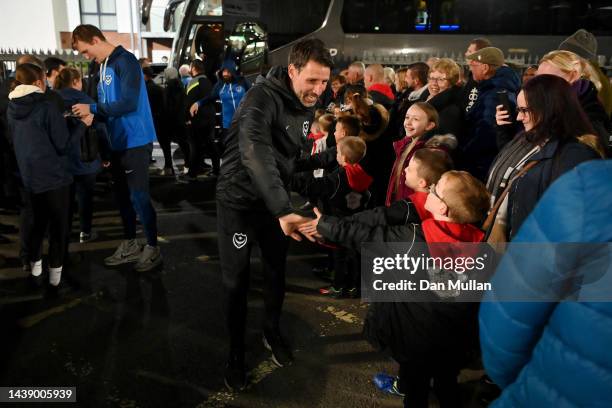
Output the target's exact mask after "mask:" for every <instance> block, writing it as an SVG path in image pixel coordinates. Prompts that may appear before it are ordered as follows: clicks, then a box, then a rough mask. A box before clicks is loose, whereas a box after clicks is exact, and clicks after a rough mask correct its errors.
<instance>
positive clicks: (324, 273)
mask: <svg viewBox="0 0 612 408" xmlns="http://www.w3.org/2000/svg"><path fill="white" fill-rule="evenodd" d="M312 273H313V274H314V275H315V276H316V277H317V278H319V279H321V280H324V281H327V282H331V281H332V279H333V275H334V272H333V271H332V270H330V269H329V268H312Z"/></svg>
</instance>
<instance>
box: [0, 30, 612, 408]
mask: <svg viewBox="0 0 612 408" xmlns="http://www.w3.org/2000/svg"><path fill="white" fill-rule="evenodd" d="M494 45H495V44H490V43H489V42H488V41H487V40H486V39H484V38H479V39H475V40H473V41H472V42H471V43H470V44H469V45H468V48H467V51H466V53H465V57H466V60H467V61H468V67H469V70H466V69H464V67H462V66H460V65H459V64H458V63H457V62H455V61H453V60H451V59H449V58H432V59H430V60H428V61H427V62H418V63H414V64H411V65H409V66H407V67H403V68H399V69H397V70H394V69H393V68H390V67H383V66H382V65H379V64H372V65H368V66H365V65H364V64H363V63H361V62H354V63H352V64H351V65H350V66H349V67H348V68H347V69H345V70H342V71H340V72H337V73H335V74H334V75H332V77H331V78H330V87H329V89H328V90H327V91H326V92H325V93H324V95H323V96H322V97H321V98H320V101H319V103H318V107H319V109H317V110H316V114H315V117H314V120H313V122H312V123H311V124H310V128H309V134H308V137H307V138H305V140H304V149H303V154H302V156H301V157H300V159H299V160H298V162H297V165H296V173H295V175H294V178H293V181H292V186H291V187H292V189H293V191H295V192H297V193H299V194H300V195H301V196H302V197H303V198H304V201H305V203H304V205H303V209H304V210H307V209H311V208H314V209H315V212H316V214H317V218H316V219H315V220H313V221H312V222H310V223H307V224H305V225H303V226H302V227H300V231H301V232H302V233H303V234H304V235H306V236H307V237H310V238H312V239H314V240H317V241H323V240H324V241H325V242H334V243H336V244H339V246H337V247H333V248H328V249H326V250H327V251H329V266H328V267H327V268H323V269H319V270H317V271H316V273H317V274H318V275H319V276H320V277H322V278H323V279H326V280H328V281H329V282H330V284H329V285H328V286H325V287H323V288H321V290H320V292H321V294H322V295H324V296H330V297H334V298H342V297H359V294H360V293H359V292H360V282H361V279H360V263H359V253H358V251H359V248H360V244H361V243H362V242H372V241H374V242H375V241H386V242H389V241H398V242H404V241H407V240H410V239H412V238H411V237H407V236H405V232H406V230H405V229H398V228H397V226H398V225H405V224H406V223H407V222H413V221H414V220H412V219H411V218H409V215H410V210H409V209H410V208H413V209H414V211H415V214H416V215H418V218H417V220H418V223H419V224H421V225H422V226H421V227H420V228H421V229H420V230H419V231H420V232H419V234H420V236H421V239H422V240H423V241H424V242H482V241H489V242H492V243H496V244H499V243H504V242H510V241H512V240H513V239H514V238H515V237H516V236H517V234H518V232H519V231H520V228H521V226H522V224H523V223H524V222H525V220H526V219H527V218H528V217H529V215H530V214H531V213H532V211H533V210H534V208H535V207H536V205H537V203H538V202H539V200H540V199H541V198H542V196H543V195H544V194H545V192H546V190H547V189H548V188H549V186H551V185H552V184H553V182H554V181H555V180H557V179H558V178H559V177H560V176H562V175H563V174H564V173H566V172H568V171H570V170H571V169H573V168H575V167H576V166H578V165H579V164H581V163H583V162H586V161H590V160H596V159H601V158H605V157H606V156H607V155H608V154H609V153H610V149H611V147H612V125H611V123H610V112H611V111H612V92H611V91H610V82H609V80H608V79H607V78H606V77H605V75H603V74H602V72H601V70H600V69H599V68H598V66H597V65H596V63H595V62H593V61H594V60H595V56H596V48H595V47H596V43H595V42H594V38H593V37H592V36H591V35H590V34H589V33H586V32H584V31H583V30H581V31H579V32H577V33H576V34H575V35H574V36H572V37H569V38H568V39H567V40H566V41H564V42H563V43H562V44H561V45H560V47H559V49H558V50H554V51H551V52H549V53H548V54H546V55H545V56H544V57H542V59H541V60H540V62H539V64H538V65H537V66H529V67H527V68H525V69H524V71H523V75H522V78H521V77H520V76H519V75H518V73H517V71H516V70H515V69H513V68H511V67H510V66H508V65H507V64H506V62H505V60H504V54H503V52H502V51H501V50H500V49H498V48H496V47H494ZM19 64H29V65H31V66H33V67H38V68H39V69H41V70H42V69H44V71H45V74H46V80H47V85H48V86H49V88H52V89H53V90H47V91H46V93H45V97H46V98H48V100H50V101H52V102H53V103H55V104H56V105H57V106H58V109H60V112H65V111H66V112H69V109H68V107H69V106H71V105H73V104H75V103H89V101H90V100H91V99H92V97H93V98H95V97H96V96H97V95H96V92H95V81H91V82H94V85H93V88H89V90H88V87H87V86H86V87H85V89H84V88H83V79H82V78H81V74H80V72H79V71H78V70H76V69H74V68H71V67H67V66H66V64H65V63H64V62H63V61H61V60H56V59H49V60H47V61H45V62H44V64H43V63H42V62H40V61H38V60H37V59H36V58H34V57H31V56H24V57H23V58H22V59H21V60H20V61H19ZM142 65H143V73H144V77H145V82H146V86H147V91H148V96H149V102H150V106H151V111H152V115H153V120H154V124H155V128H156V133H157V136H158V141H159V144H160V146H161V148H162V151H163V155H164V167H163V169H162V170H161V175H163V176H175V167H176V166H175V165H174V164H173V158H172V150H171V142H176V143H177V144H178V145H179V149H180V150H181V151H182V154H183V156H184V158H185V165H184V169H182V170H183V173H184V174H181V175H180V176H178V177H177V181H178V182H182V183H184V182H197V180H198V178H201V177H202V176H212V177H214V176H215V175H217V174H218V172H219V166H220V158H221V157H222V151H223V141H224V135H225V133H226V130H227V129H228V128H229V127H230V125H231V121H232V116H233V114H234V112H235V110H236V108H237V107H238V105H239V103H240V100H241V99H242V97H243V96H244V94H245V93H246V92H247V90H248V89H249V84H248V82H247V81H246V80H245V79H244V78H242V77H241V76H240V75H239V73H238V70H237V68H236V65H235V64H233V62H231V61H227V62H225V63H224V65H223V66H222V67H221V69H219V71H218V72H217V73H210V72H206V71H207V67H206V66H205V64H204V63H203V62H202V61H200V60H194V61H192V62H191V64H190V65H189V66H187V67H181V69H180V70H176V69H174V68H167V69H166V70H165V72H164V86H163V87H161V86H160V85H158V84H156V82H155V81H154V78H155V73H154V72H153V70H152V68H151V67H150V66H148V65H147V64H146V63H143V64H142ZM31 70H32V75H33V76H35V75H37V72H36V68H32V69H31ZM92 72H95V70H94V71H92ZM212 75H216V77H213V78H211V76H212ZM211 79H212V81H211ZM9 86H10V85H9V84H8V82H7V83H5V84H4V85H3V88H4V89H5V94H4V95H2V96H1V97H2V100H3V106H4V109H3V112H2V117H3V121H4V122H3V124H2V130H3V132H4V134H3V135H2V137H0V139H1V143H2V153H3V154H2V157H3V177H4V180H3V184H4V186H5V189H4V190H5V191H4V197H5V198H6V197H10V195H11V194H10V192H11V188H13V189H14V190H15V191H20V192H21V194H20V200H19V202H20V209H21V225H20V256H21V259H22V262H23V266H24V269H27V270H32V271H33V274H34V272H38V271H39V270H40V268H41V265H40V264H37V263H32V262H31V261H32V260H38V259H40V258H41V253H40V252H41V248H42V239H43V237H44V234H45V231H44V230H42V231H41V230H39V229H38V230H35V231H32V227H31V226H29V222H30V220H31V219H32V215H31V214H32V213H33V212H36V211H40V207H41V206H45V205H47V206H53V207H57V208H58V211H57V214H59V213H60V211H59V208H61V207H65V206H69V207H70V208H71V211H70V213H69V214H68V218H67V219H66V218H65V217H64V216H58V217H51V219H50V222H51V223H56V224H57V226H56V227H55V228H50V230H49V232H50V234H51V233H53V235H52V236H50V240H49V241H50V245H51V247H50V254H51V255H50V264H51V265H55V266H59V271H58V270H57V268H56V269H53V268H51V269H50V272H51V273H52V276H55V277H52V281H51V283H52V284H55V285H57V283H59V276H60V274H61V265H63V264H65V263H66V261H65V259H67V257H68V253H67V252H68V251H67V243H68V240H69V232H70V231H71V229H72V226H71V222H70V221H71V220H72V211H74V208H75V207H74V205H73V204H72V203H73V202H74V201H75V197H76V199H78V211H79V214H80V242H81V243H85V242H88V241H90V240H93V239H95V238H96V234H95V231H92V226H91V224H92V222H91V219H92V212H93V206H92V202H93V201H92V197H93V191H94V184H95V181H96V176H97V175H98V174H99V173H100V172H101V171H102V170H103V169H104V167H106V166H107V165H108V158H107V157H106V156H107V150H108V148H107V147H105V143H106V140H107V138H106V137H105V132H106V130H105V128H104V125H103V124H94V126H91V125H92V121H93V118H85V117H81V118H76V117H72V116H71V115H70V114H69V113H68V114H66V115H65V120H66V121H68V129H69V132H87V134H88V136H87V137H84V138H81V139H82V140H89V143H91V144H96V143H97V144H98V145H99V146H100V148H99V151H97V149H94V152H93V153H92V155H91V157H84V156H83V146H82V144H83V142H82V143H81V146H69V147H67V155H68V156H69V164H70V169H69V173H70V175H71V176H72V178H73V182H72V183H69V184H68V187H66V188H68V189H69V191H70V194H69V196H68V197H69V201H68V202H64V201H62V200H61V199H59V198H57V197H53V196H48V197H44V198H43V199H42V201H41V198H40V196H37V195H36V197H35V200H34V201H32V198H33V197H34V196H35V194H33V192H34V193H35V192H36V191H35V190H36V189H35V188H34V190H32V189H30V188H24V186H31V185H34V186H35V185H36V183H38V182H39V181H40V180H27V178H28V177H32V176H33V175H32V174H29V173H27V172H26V171H24V169H23V168H21V167H20V170H21V172H20V174H19V175H18V177H15V174H16V172H15V170H16V168H17V167H19V166H17V164H18V162H19V161H20V159H21V156H22V155H27V154H29V153H28V151H27V150H24V149H25V148H24V147H23V146H21V147H15V148H14V147H13V145H16V144H19V143H23V141H15V140H13V139H11V137H10V135H9V132H8V127H7V126H6V113H5V112H6V109H5V107H6V102H7V101H8V99H7V95H8V89H9ZM217 100H220V102H221V104H220V111H221V118H222V119H221V121H220V122H219V123H217V122H216V111H215V109H216V108H215V103H216V101H217ZM80 122H83V123H84V124H85V125H86V126H82V125H81V123H80ZM216 128H219V129H220V130H216ZM86 129H94V131H93V132H92V131H89V130H86ZM53 136H54V137H58V138H64V139H65V138H68V135H58V134H54V135H53ZM97 141H100V143H98V142H97ZM53 144H54V145H55V146H59V145H62V146H63V145H64V144H65V140H63V139H62V140H54V141H53ZM20 149H21V150H20ZM15 151H17V154H15ZM20 151H21V152H22V153H20ZM205 157H207V158H209V159H210V161H211V165H210V166H208V165H206V164H205V160H204V158H205ZM206 167H210V168H209V169H207V168H206ZM36 174H37V175H38V176H39V177H44V174H45V171H44V168H43V169H42V170H40V171H39V172H37V173H36ZM43 182H47V181H43ZM55 182H57V183H59V185H62V186H63V185H64V184H65V183H62V182H61V181H55ZM487 215H488V217H487ZM485 218H487V220H486V222H485ZM339 219H341V220H342V222H340V221H338V220H339ZM438 221H442V222H444V223H446V224H444V225H446V226H447V227H448V229H444V230H443V229H440V223H439V222H438ZM483 222H485V223H484V224H483ZM449 226H450V227H449ZM2 228H3V230H2V231H6V232H9V231H10V228H9V227H7V226H2ZM2 231H0V232H2ZM58 243H61V245H59V244H58ZM38 273H40V272H38ZM53 273H55V275H53ZM399 307H401V306H398V305H393V306H378V307H372V308H371V310H370V314H371V315H373V316H375V318H373V319H369V320H368V322H369V325H368V327H366V334H367V335H368V337H369V339H370V340H371V341H372V342H373V343H376V344H379V345H381V346H384V347H387V348H389V349H390V350H391V352H392V355H393V357H394V358H395V360H396V361H398V362H399V363H400V364H399V373H400V375H399V382H398V381H397V379H395V378H393V377H385V376H379V377H377V381H378V382H379V385H380V386H381V388H384V389H386V390H388V391H391V392H395V393H398V394H405V401H406V404H407V405H406V406H424V405H425V404H426V403H427V398H428V390H429V386H430V381H431V379H433V389H434V391H435V392H436V395H437V397H438V399H439V401H440V404H441V406H455V405H457V401H458V400H459V397H458V394H457V392H458V391H457V374H458V372H459V370H460V369H461V368H462V367H463V366H464V364H465V363H466V361H465V358H463V357H466V356H471V355H472V354H471V352H472V351H474V350H475V349H476V348H477V347H478V346H477V342H478V333H477V332H478V322H477V315H478V307H477V306H475V307H472V306H470V307H468V306H466V307H465V308H460V307H457V306H449V305H444V304H436V306H431V307H429V308H427V310H423V311H421V313H423V315H424V316H427V318H426V319H430V320H431V321H433V320H436V321H437V322H438V323H436V324H434V323H431V322H429V323H425V326H426V329H425V333H427V335H426V337H422V338H420V339H417V340H414V337H415V336H407V337H406V338H397V335H395V334H388V333H387V332H385V333H381V330H382V329H381V327H374V325H375V322H377V321H380V320H381V319H385V317H383V316H386V318H390V316H392V315H394V314H395V319H397V320H398V321H397V322H396V324H395V325H394V326H393V328H392V329H390V332H391V333H405V332H409V331H412V330H414V327H412V326H409V325H408V326H405V325H406V324H408V323H406V322H407V321H409V320H410V319H405V320H402V316H403V315H402V313H404V312H405V311H402V310H400V309H393V308H399ZM390 308H391V309H390ZM377 319H378V320H377ZM440 322H442V323H443V324H442V323H440ZM387 329H388V328H387ZM382 331H384V330H382ZM474 333H476V334H474ZM408 337H410V338H411V339H408ZM451 338H452V339H453V343H454V344H453V347H448V344H446V345H445V344H444V343H445V342H447V341H448V340H449V339H451ZM474 342H476V344H475V343H474ZM458 357H461V358H458ZM408 362H410V364H408ZM412 404H414V405H412Z"/></svg>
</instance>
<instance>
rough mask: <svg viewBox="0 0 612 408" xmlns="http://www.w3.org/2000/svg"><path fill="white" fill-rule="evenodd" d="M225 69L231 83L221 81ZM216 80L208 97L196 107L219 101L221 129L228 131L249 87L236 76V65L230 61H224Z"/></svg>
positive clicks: (244, 80) (242, 79)
mask: <svg viewBox="0 0 612 408" xmlns="http://www.w3.org/2000/svg"><path fill="white" fill-rule="evenodd" d="M224 69H227V70H228V71H229V72H230V74H231V75H232V79H231V81H230V82H229V83H228V82H225V81H224V80H223V70H224ZM217 77H218V80H217V83H216V84H215V86H214V88H213V90H212V92H211V95H210V97H206V98H203V99H200V100H199V101H198V105H199V106H202V105H204V104H205V103H208V102H210V101H214V100H215V99H220V100H221V111H222V117H223V129H228V128H229V127H230V124H231V123H232V119H233V118H234V113H235V112H236V109H238V105H240V101H242V98H244V95H245V94H246V92H247V91H248V90H249V88H250V86H249V83H248V82H247V80H246V79H244V78H243V77H242V76H240V75H238V72H237V71H236V63H235V62H234V61H232V60H225V61H224V62H223V65H221V68H220V69H219V72H218V74H217Z"/></svg>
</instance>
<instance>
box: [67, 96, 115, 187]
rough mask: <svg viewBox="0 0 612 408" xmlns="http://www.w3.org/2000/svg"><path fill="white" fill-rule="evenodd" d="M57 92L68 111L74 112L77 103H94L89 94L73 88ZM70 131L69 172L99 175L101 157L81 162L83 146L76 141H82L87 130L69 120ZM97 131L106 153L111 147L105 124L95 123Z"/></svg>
mask: <svg viewBox="0 0 612 408" xmlns="http://www.w3.org/2000/svg"><path fill="white" fill-rule="evenodd" d="M56 92H57V93H58V94H59V95H60V96H61V97H62V99H63V100H64V105H65V107H66V110H72V105H74V104H76V103H89V104H91V103H93V99H91V98H90V97H89V96H87V94H85V93H84V92H81V91H79V90H76V89H73V88H63V89H58V90H56ZM67 125H68V131H69V132H70V134H71V140H72V141H73V142H72V143H71V144H70V150H69V153H68V170H69V171H70V173H71V174H72V175H75V176H76V175H83V174H94V173H98V172H99V171H100V170H101V169H102V162H101V160H100V157H98V158H97V159H96V160H94V161H92V162H89V163H85V162H82V161H81V146H80V144H79V143H76V142H75V141H78V140H81V137H83V135H84V133H85V132H86V130H87V128H86V127H84V126H81V125H82V122H81V121H80V120H78V119H77V118H67ZM92 126H93V127H94V129H95V130H96V134H97V136H98V138H99V141H100V143H99V146H100V150H101V151H102V152H106V151H107V150H108V147H109V140H108V133H107V132H106V126H105V125H104V124H103V123H100V122H97V121H94V123H93V125H92Z"/></svg>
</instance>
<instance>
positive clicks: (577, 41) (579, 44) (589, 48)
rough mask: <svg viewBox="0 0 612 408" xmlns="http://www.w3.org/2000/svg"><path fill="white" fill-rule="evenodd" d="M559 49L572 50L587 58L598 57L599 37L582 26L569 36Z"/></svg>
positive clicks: (594, 58)
mask: <svg viewBox="0 0 612 408" xmlns="http://www.w3.org/2000/svg"><path fill="white" fill-rule="evenodd" d="M558 49H560V50H566V51H571V52H573V53H574V54H577V55H579V56H580V57H582V58H584V59H587V60H596V59H597V39H596V38H595V36H594V35H593V34H591V33H589V32H588V31H587V30H584V29H582V28H581V29H580V30H578V31H576V32H575V33H574V34H572V35H570V36H569V37H567V38H566V39H565V40H564V41H563V42H562V43H561V44H559V48H558Z"/></svg>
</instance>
